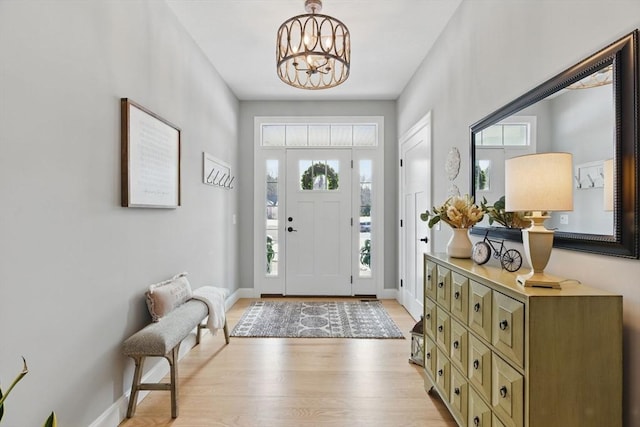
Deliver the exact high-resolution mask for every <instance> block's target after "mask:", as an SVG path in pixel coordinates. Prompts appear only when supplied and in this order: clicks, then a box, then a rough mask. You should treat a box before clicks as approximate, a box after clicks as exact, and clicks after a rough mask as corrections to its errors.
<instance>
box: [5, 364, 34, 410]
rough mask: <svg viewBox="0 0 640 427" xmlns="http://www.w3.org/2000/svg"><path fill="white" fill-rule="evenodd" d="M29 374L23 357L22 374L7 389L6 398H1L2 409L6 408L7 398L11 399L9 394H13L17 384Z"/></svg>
mask: <svg viewBox="0 0 640 427" xmlns="http://www.w3.org/2000/svg"><path fill="white" fill-rule="evenodd" d="M28 373H29V369H28V368H27V361H26V360H24V357H23V358H22V372H20V373H19V374H18V375H17V376H16V378H15V379H14V380H13V382H12V383H11V385H10V386H9V388H8V389H7V392H6V394H5V395H4V396H2V397H0V407H3V408H4V401H5V400H6V399H7V397H9V393H11V390H13V388H14V387H15V386H16V384H18V382H20V380H21V379H22V378H24V376H25V375H27V374H28ZM0 418H1V417H0Z"/></svg>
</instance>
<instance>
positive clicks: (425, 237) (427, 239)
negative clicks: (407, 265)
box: [420, 236, 429, 243]
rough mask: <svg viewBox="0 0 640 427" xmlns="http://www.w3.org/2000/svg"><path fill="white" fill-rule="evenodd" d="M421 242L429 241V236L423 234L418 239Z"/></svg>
mask: <svg viewBox="0 0 640 427" xmlns="http://www.w3.org/2000/svg"><path fill="white" fill-rule="evenodd" d="M420 241H421V242H425V243H429V237H427V236H424V237H423V238H422V239H420Z"/></svg>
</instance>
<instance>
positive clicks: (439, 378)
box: [436, 349, 451, 399]
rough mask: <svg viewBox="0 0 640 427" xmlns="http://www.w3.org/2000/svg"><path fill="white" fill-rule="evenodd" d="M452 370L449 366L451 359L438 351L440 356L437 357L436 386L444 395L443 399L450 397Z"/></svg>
mask: <svg viewBox="0 0 640 427" xmlns="http://www.w3.org/2000/svg"><path fill="white" fill-rule="evenodd" d="M450 370H451V365H450V364H449V359H448V358H447V357H446V356H445V355H444V354H443V353H442V352H441V351H439V349H438V354H437V355H436V384H437V385H438V389H439V390H440V392H441V393H442V394H441V396H442V398H443V399H446V398H447V396H449V378H450V375H451V373H450V372H449V371H450Z"/></svg>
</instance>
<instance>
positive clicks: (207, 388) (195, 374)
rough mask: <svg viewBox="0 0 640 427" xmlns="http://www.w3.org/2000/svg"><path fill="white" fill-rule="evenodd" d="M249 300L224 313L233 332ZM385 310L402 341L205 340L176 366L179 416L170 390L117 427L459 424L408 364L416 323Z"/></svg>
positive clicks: (395, 307) (399, 311) (154, 395)
mask: <svg viewBox="0 0 640 427" xmlns="http://www.w3.org/2000/svg"><path fill="white" fill-rule="evenodd" d="M288 300H291V299H288ZM251 301H253V300H249V299H242V300H240V301H238V302H237V303H236V304H235V305H234V306H233V307H232V308H231V310H230V311H229V312H228V313H227V319H228V324H229V331H231V330H232V329H233V326H235V324H236V322H237V321H238V319H239V318H240V316H241V315H242V313H243V312H244V310H245V309H246V307H247V306H248V305H249V303H250V302H251ZM313 301H321V300H320V299H317V298H314V299H313ZM383 304H384V306H385V308H386V310H387V311H388V312H389V314H390V315H391V316H392V317H393V320H394V321H395V322H396V324H397V325H398V326H399V327H400V329H401V330H402V331H404V332H405V338H406V339H404V340H399V339H382V340H373V339H372V340H369V339H344V338H342V339H340V338H336V339H333V338H298V339H292V338H234V337H231V343H230V344H229V345H227V346H225V345H224V336H223V334H222V332H220V333H219V334H218V335H216V336H212V335H210V334H205V335H204V337H203V339H202V341H201V343H200V345H199V346H196V347H194V348H193V349H192V350H191V351H190V352H189V353H188V354H187V355H186V356H185V357H184V358H183V359H182V360H181V361H180V364H179V376H180V381H179V394H178V396H179V397H178V410H179V414H178V418H176V419H175V420H172V419H171V413H170V403H169V392H165V391H153V392H151V393H150V394H149V395H148V396H147V397H146V398H145V399H144V400H143V401H142V402H141V403H140V404H139V405H138V409H137V411H136V414H135V415H134V417H133V418H131V419H129V420H125V421H124V422H123V423H122V424H121V427H137V426H172V427H186V426H189V427H196V426H202V427H210V426H252V427H253V426H260V427H262V426H275V427H289V426H291V427H294V426H295V427H298V426H336V427H338V426H339V427H343V426H345V427H346V426H367V427H376V426H385V427H387V426H388V427H405V426H427V427H445V426H446V427H453V426H455V425H456V424H455V422H454V421H453V419H452V418H451V416H450V415H449V414H448V412H447V411H446V409H445V407H444V405H443V404H442V402H441V401H440V400H439V398H438V397H434V396H431V395H428V394H427V393H426V392H425V390H424V382H423V373H422V368H421V367H420V366H416V365H414V364H411V363H409V362H408V359H409V355H410V343H411V334H410V331H411V328H412V327H413V325H414V324H415V321H414V320H413V319H412V318H411V316H410V315H409V314H408V313H407V312H406V311H405V309H404V308H403V307H402V306H401V305H399V304H398V303H397V302H396V301H391V300H383Z"/></svg>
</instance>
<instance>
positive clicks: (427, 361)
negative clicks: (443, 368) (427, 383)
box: [424, 337, 438, 383]
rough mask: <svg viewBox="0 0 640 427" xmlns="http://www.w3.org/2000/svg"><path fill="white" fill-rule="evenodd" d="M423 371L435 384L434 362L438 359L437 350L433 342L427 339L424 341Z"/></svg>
mask: <svg viewBox="0 0 640 427" xmlns="http://www.w3.org/2000/svg"><path fill="white" fill-rule="evenodd" d="M424 345H425V347H424V370H425V371H426V372H427V375H429V377H430V378H431V380H432V381H433V382H434V383H435V381H436V360H437V358H438V348H437V347H436V343H435V341H433V339H431V338H429V337H425V339H424Z"/></svg>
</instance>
